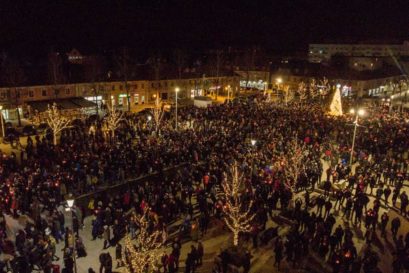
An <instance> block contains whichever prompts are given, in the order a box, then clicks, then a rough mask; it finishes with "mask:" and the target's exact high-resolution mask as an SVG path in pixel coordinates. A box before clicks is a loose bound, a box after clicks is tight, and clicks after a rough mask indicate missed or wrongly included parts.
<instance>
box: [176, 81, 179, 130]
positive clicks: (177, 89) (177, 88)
mask: <svg viewBox="0 0 409 273" xmlns="http://www.w3.org/2000/svg"><path fill="white" fill-rule="evenodd" d="M179 91H180V89H179V87H176V88H175V94H176V95H175V101H176V107H175V130H176V131H177V130H178V93H179Z"/></svg>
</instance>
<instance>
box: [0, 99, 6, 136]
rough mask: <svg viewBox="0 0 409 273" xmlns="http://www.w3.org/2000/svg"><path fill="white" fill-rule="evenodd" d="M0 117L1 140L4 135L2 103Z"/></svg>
mask: <svg viewBox="0 0 409 273" xmlns="http://www.w3.org/2000/svg"><path fill="white" fill-rule="evenodd" d="M0 119H1V135H2V136H3V140H4V138H5V137H6V136H5V133H4V121H3V105H0Z"/></svg>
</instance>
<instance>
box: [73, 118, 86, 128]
mask: <svg viewBox="0 0 409 273" xmlns="http://www.w3.org/2000/svg"><path fill="white" fill-rule="evenodd" d="M71 125H72V126H74V127H83V126H84V123H83V122H82V120H80V119H78V118H77V119H74V120H73V121H72V122H71Z"/></svg>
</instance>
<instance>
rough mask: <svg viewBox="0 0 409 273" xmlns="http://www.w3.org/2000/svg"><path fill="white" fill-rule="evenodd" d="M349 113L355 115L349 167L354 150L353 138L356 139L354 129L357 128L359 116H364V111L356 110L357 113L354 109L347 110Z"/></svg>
mask: <svg viewBox="0 0 409 273" xmlns="http://www.w3.org/2000/svg"><path fill="white" fill-rule="evenodd" d="M349 112H350V113H351V114H353V115H355V121H354V135H353V136H352V147H351V156H350V157H349V165H350V166H351V165H352V159H353V157H354V148H355V138H356V129H357V128H358V118H359V116H363V115H365V110H364V109H358V111H355V109H351V110H349Z"/></svg>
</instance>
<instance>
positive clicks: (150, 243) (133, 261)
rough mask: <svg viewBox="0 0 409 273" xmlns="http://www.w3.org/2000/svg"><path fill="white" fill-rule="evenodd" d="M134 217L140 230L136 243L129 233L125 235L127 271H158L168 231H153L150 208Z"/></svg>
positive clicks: (136, 272)
mask: <svg viewBox="0 0 409 273" xmlns="http://www.w3.org/2000/svg"><path fill="white" fill-rule="evenodd" d="M133 218H134V219H135V220H136V223H137V225H138V227H139V231H140V232H139V233H138V235H137V236H136V241H135V243H136V244H133V242H132V240H131V238H130V236H129V235H127V236H126V237H125V248H124V254H125V255H124V257H125V260H124V262H125V265H126V271H127V272H128V273H145V272H156V271H155V270H156V269H157V266H158V263H159V261H160V257H161V255H160V254H161V253H160V251H161V249H162V248H163V246H164V244H165V242H166V232H165V231H164V230H153V231H151V228H150V221H149V209H147V210H146V211H145V212H144V213H143V214H142V215H141V216H139V215H134V216H133Z"/></svg>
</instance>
